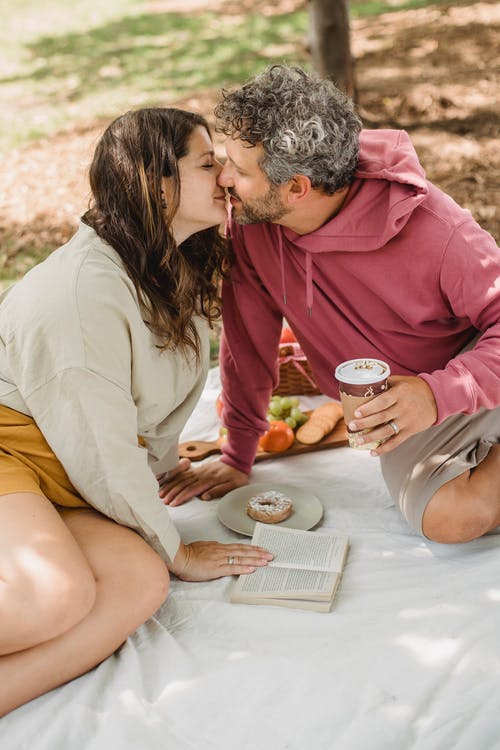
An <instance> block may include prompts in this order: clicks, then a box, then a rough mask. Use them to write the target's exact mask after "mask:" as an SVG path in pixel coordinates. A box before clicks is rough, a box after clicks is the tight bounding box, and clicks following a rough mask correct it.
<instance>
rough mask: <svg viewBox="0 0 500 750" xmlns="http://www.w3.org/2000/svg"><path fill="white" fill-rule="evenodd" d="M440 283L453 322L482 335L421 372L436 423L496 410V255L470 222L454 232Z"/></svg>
mask: <svg viewBox="0 0 500 750" xmlns="http://www.w3.org/2000/svg"><path fill="white" fill-rule="evenodd" d="M440 283H441V288H442V291H443V294H444V296H445V298H446V299H447V301H448V304H449V306H450V308H451V310H452V312H453V314H454V315H455V316H456V318H461V319H463V320H466V321H470V324H471V325H472V326H473V327H474V328H476V329H477V330H478V331H479V332H480V333H481V334H482V335H481V336H480V338H479V339H478V341H477V342H476V344H475V345H474V347H473V348H472V349H470V350H469V351H466V352H464V353H462V354H459V355H457V356H456V357H454V358H453V359H451V360H450V361H449V362H448V363H447V365H446V367H444V368H443V369H441V370H435V371H434V372H431V373H420V377H421V378H423V379H424V380H425V381H426V382H427V383H428V385H429V386H430V388H431V389H432V392H433V393H434V397H435V399H436V404H437V408H438V417H437V420H436V424H440V423H441V422H443V421H444V420H445V419H446V418H447V417H449V416H451V415H452V414H457V413H464V414H473V413H474V412H476V411H478V410H479V409H480V408H481V407H485V408H486V409H493V408H495V407H497V406H499V405H500V250H499V248H498V247H497V246H496V244H495V242H494V240H493V238H492V237H491V236H490V235H489V234H488V233H487V232H486V231H484V230H483V229H481V227H479V225H478V224H476V222H475V221H474V220H473V219H470V220H468V221H466V222H465V223H464V224H462V225H461V226H460V227H458V228H457V229H455V232H454V234H453V236H452V237H451V239H450V241H449V243H448V246H447V249H446V252H445V254H444V257H443V263H442V266H441V274H440Z"/></svg>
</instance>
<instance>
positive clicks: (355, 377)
mask: <svg viewBox="0 0 500 750" xmlns="http://www.w3.org/2000/svg"><path fill="white" fill-rule="evenodd" d="M390 374H391V370H390V367H389V365H388V364H387V362H382V360H381V359H349V360H348V361H347V362H341V364H340V365H339V366H338V367H337V369H336V370H335V378H336V379H337V380H339V381H340V382H342V383H350V384H351V385H356V384H357V383H359V384H360V385H361V384H363V383H378V382H380V381H381V380H385V379H386V378H388V377H389V375H390Z"/></svg>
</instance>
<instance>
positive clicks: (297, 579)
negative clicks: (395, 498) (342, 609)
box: [237, 565, 338, 599]
mask: <svg viewBox="0 0 500 750" xmlns="http://www.w3.org/2000/svg"><path fill="white" fill-rule="evenodd" d="M337 577H338V575H337V573H326V572H322V571H316V570H300V569H298V568H284V567H279V568H278V567H275V568H272V567H270V566H269V565H268V566H267V567H265V568H257V569H256V570H255V572H254V573H252V574H251V575H243V576H240V577H239V579H238V582H237V588H238V591H239V592H241V593H243V594H249V595H250V598H252V597H253V596H257V597H258V598H262V597H266V596H272V597H285V598H289V597H291V596H294V597H297V598H300V597H304V598H311V597H314V598H315V599H322V598H325V599H329V598H330V596H331V594H332V591H333V590H334V589H335V586H336V583H337Z"/></svg>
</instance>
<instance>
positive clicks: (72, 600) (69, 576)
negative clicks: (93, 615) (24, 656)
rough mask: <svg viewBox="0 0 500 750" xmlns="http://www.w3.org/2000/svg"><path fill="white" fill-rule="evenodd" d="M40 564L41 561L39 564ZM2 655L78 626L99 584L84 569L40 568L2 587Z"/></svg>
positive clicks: (40, 566) (13, 578) (78, 566)
mask: <svg viewBox="0 0 500 750" xmlns="http://www.w3.org/2000/svg"><path fill="white" fill-rule="evenodd" d="M39 562H40V561H39ZM0 598H1V601H2V612H3V615H2V624H1V625H0V653H3V654H5V653H12V652H13V651H19V650H22V649H25V648H30V647H31V646H34V645H37V644H38V643H43V642H45V641H48V640H50V639H51V638H55V637H56V636H58V635H61V634H62V633H65V632H66V631H67V630H69V629H70V628H72V627H73V626H75V625H77V624H78V623H79V622H81V620H83V619H84V618H85V617H86V616H87V615H88V613H89V612H90V611H91V609H92V607H93V606H94V603H95V600H96V582H95V579H94V577H93V575H92V572H91V570H90V568H88V567H86V566H84V565H77V566H74V567H71V566H68V567H67V568H65V569H60V568H54V567H53V566H50V565H43V564H39V565H37V566H36V569H35V570H31V571H30V570H29V569H28V570H27V569H26V567H25V568H24V569H23V570H22V571H18V573H17V575H16V574H14V575H12V576H11V577H9V578H8V580H7V581H5V579H4V582H3V584H2V595H1V597H0Z"/></svg>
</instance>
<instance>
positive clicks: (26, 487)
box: [0, 405, 90, 508]
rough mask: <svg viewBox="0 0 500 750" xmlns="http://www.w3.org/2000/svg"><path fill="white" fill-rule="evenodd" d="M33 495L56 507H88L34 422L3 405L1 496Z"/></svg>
mask: <svg viewBox="0 0 500 750" xmlns="http://www.w3.org/2000/svg"><path fill="white" fill-rule="evenodd" d="M13 492H33V493H35V494H37V495H45V497H46V498H48V499H49V500H51V502H53V503H55V504H56V505H62V506H64V507H66V508H88V507H90V506H89V504H88V503H86V502H85V500H84V499H83V498H82V497H81V495H79V494H78V492H77V491H76V490H75V488H74V487H73V485H72V484H71V482H70V480H69V477H68V475H67V474H66V472H65V470H64V468H63V466H62V464H61V462H60V461H59V459H58V458H57V456H56V455H55V453H54V451H53V450H52V449H51V448H50V446H49V444H48V443H47V441H46V440H45V438H44V436H43V435H42V433H41V432H40V430H39V429H38V427H37V425H36V423H35V421H34V420H33V419H32V418H31V417H28V416H26V414H21V413H20V412H18V411H14V410H13V409H9V408H8V407H7V406H1V405H0V495H10V494H11V493H13Z"/></svg>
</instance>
